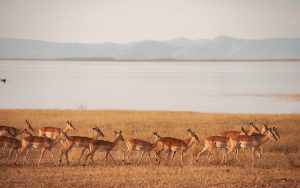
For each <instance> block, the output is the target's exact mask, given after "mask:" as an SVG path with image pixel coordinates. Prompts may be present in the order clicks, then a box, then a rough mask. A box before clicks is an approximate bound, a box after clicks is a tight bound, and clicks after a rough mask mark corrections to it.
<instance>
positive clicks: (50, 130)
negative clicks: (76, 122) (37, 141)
mask: <svg viewBox="0 0 300 188" xmlns="http://www.w3.org/2000/svg"><path fill="white" fill-rule="evenodd" d="M70 129H72V130H75V127H74V126H73V124H72V122H70V121H66V126H65V128H64V129H61V128H57V127H42V128H40V129H39V136H45V137H47V138H52V139H54V140H56V139H60V140H61V138H62V136H63V134H62V133H63V132H64V133H67V132H68V130H70ZM61 143H62V144H63V146H65V144H64V142H63V141H62V140H61Z"/></svg>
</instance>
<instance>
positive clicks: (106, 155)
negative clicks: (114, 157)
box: [104, 151, 108, 166]
mask: <svg viewBox="0 0 300 188" xmlns="http://www.w3.org/2000/svg"><path fill="white" fill-rule="evenodd" d="M107 157H108V151H107V152H106V154H105V161H104V166H106V161H107Z"/></svg>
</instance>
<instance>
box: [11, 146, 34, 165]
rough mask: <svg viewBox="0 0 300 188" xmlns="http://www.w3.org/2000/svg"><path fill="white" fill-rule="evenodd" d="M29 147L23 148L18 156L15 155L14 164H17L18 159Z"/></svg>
mask: <svg viewBox="0 0 300 188" xmlns="http://www.w3.org/2000/svg"><path fill="white" fill-rule="evenodd" d="M29 147H30V145H27V146H24V147H23V148H22V150H21V151H20V153H19V154H17V156H16V159H15V162H14V164H17V161H18V160H19V158H20V157H21V156H22V155H23V154H24V153H25V152H26V151H27V150H28V149H29Z"/></svg>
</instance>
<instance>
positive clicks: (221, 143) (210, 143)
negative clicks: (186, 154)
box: [196, 127, 247, 164]
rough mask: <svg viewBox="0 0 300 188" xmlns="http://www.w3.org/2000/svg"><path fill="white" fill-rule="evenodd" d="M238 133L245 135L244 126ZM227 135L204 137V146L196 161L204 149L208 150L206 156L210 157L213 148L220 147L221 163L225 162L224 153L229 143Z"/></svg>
mask: <svg viewBox="0 0 300 188" xmlns="http://www.w3.org/2000/svg"><path fill="white" fill-rule="evenodd" d="M239 135H247V132H246V130H245V129H244V127H242V128H241V131H240V132H239ZM229 139H230V138H229V137H226V136H209V137H207V138H206V139H204V148H203V149H202V150H201V151H200V152H199V153H198V155H197V158H196V162H198V160H199V157H200V155H201V154H202V153H204V152H205V151H208V154H207V158H209V159H210V157H211V154H212V152H213V150H214V149H215V148H221V150H222V155H223V156H222V163H223V164H226V162H227V161H226V155H227V148H228V143H229ZM236 152H238V150H236Z"/></svg>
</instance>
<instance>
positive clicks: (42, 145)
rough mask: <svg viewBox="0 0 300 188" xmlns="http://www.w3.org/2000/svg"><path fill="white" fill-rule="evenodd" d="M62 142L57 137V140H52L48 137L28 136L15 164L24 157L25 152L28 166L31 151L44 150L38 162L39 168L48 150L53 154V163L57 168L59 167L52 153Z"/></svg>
mask: <svg viewBox="0 0 300 188" xmlns="http://www.w3.org/2000/svg"><path fill="white" fill-rule="evenodd" d="M59 141H60V138H59V137H57V138H56V140H52V139H50V138H47V137H41V136H28V137H24V138H23V139H22V149H21V152H20V153H19V154H18V155H17V157H16V160H15V164H16V163H17V161H18V159H19V157H20V156H22V155H23V154H24V153H25V152H26V154H25V159H26V162H27V164H29V162H28V159H27V155H28V152H29V150H30V149H42V152H41V156H40V158H39V161H38V167H39V166H40V162H41V160H42V158H43V156H44V154H45V152H46V150H48V151H49V152H50V153H51V156H52V159H53V162H54V164H55V166H57V164H56V162H55V159H54V155H53V152H52V150H51V149H52V148H53V147H54V146H55V145H56V144H57V143H58V142H59Z"/></svg>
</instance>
